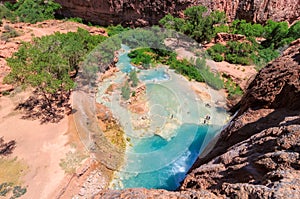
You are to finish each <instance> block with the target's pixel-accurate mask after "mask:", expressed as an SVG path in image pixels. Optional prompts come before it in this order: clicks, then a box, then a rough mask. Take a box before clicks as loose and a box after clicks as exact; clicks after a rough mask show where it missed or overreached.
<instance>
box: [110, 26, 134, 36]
mask: <svg viewBox="0 0 300 199" xmlns="http://www.w3.org/2000/svg"><path fill="white" fill-rule="evenodd" d="M127 30H130V28H124V27H123V26H122V25H120V24H119V25H117V26H108V27H107V34H108V36H110V37H111V36H113V35H117V34H120V33H121V32H123V31H127Z"/></svg>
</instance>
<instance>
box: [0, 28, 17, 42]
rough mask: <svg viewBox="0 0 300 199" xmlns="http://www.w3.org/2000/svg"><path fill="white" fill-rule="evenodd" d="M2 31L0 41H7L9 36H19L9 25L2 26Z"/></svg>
mask: <svg viewBox="0 0 300 199" xmlns="http://www.w3.org/2000/svg"><path fill="white" fill-rule="evenodd" d="M4 31H5V32H3V33H2V35H1V40H2V41H8V40H9V39H10V38H14V37H17V36H19V33H18V32H17V31H16V30H15V29H14V28H12V27H10V26H9V25H5V26H4Z"/></svg>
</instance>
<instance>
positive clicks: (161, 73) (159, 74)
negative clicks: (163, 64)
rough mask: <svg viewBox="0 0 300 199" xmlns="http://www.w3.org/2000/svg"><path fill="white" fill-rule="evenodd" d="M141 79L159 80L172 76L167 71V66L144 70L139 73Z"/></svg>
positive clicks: (144, 80)
mask: <svg viewBox="0 0 300 199" xmlns="http://www.w3.org/2000/svg"><path fill="white" fill-rule="evenodd" d="M139 79H140V80H141V81H143V82H153V81H154V82H158V81H166V80H169V79H170V76H169V75H168V74H167V73H166V70H165V68H156V69H154V70H146V71H142V72H141V73H140V74H139Z"/></svg>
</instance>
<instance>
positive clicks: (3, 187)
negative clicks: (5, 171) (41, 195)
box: [0, 182, 27, 199]
mask: <svg viewBox="0 0 300 199" xmlns="http://www.w3.org/2000/svg"><path fill="white" fill-rule="evenodd" d="M11 191H12V193H13V195H12V196H11V197H10V199H14V198H19V197H21V196H22V195H24V194H25V193H26V192H27V189H26V188H25V187H24V188H22V187H21V186H13V183H7V182H5V183H2V184H0V196H6V195H7V194H8V193H9V192H11Z"/></svg>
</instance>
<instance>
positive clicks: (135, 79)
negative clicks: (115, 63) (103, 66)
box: [129, 70, 139, 87]
mask: <svg viewBox="0 0 300 199" xmlns="http://www.w3.org/2000/svg"><path fill="white" fill-rule="evenodd" d="M129 80H130V81H131V86H132V87H136V86H137V85H138V83H139V79H138V77H137V74H136V70H132V71H130V73H129Z"/></svg>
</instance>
